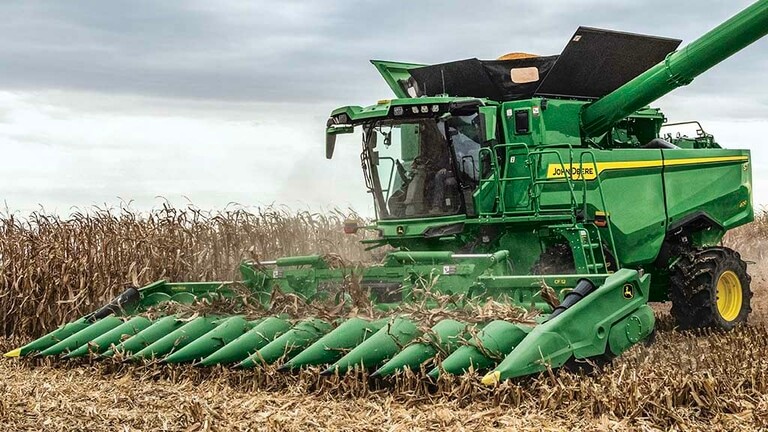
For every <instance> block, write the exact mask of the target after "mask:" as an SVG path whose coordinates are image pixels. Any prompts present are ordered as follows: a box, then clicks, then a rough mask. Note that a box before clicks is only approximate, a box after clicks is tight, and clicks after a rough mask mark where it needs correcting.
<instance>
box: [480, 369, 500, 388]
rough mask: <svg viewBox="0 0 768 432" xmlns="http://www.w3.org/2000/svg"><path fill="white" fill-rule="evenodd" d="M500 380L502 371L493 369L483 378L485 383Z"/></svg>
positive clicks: (494, 382) (493, 383) (490, 383)
mask: <svg viewBox="0 0 768 432" xmlns="http://www.w3.org/2000/svg"><path fill="white" fill-rule="evenodd" d="M499 381H501V372H499V371H493V372H491V373H489V374H488V375H486V376H484V377H483V379H482V380H481V382H482V383H483V384H484V385H495V384H496V383H498V382H499Z"/></svg>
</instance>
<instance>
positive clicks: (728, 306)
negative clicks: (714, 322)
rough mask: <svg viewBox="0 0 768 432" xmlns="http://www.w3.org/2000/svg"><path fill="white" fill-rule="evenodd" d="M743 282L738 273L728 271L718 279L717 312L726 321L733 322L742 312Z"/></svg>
mask: <svg viewBox="0 0 768 432" xmlns="http://www.w3.org/2000/svg"><path fill="white" fill-rule="evenodd" d="M741 303H742V298H741V281H740V280H739V277H738V276H737V275H736V273H734V272H732V271H731V270H726V271H724V272H723V274H721V275H720V277H719V278H718V279H717V311H718V312H719V313H720V316H721V317H723V319H724V320H726V321H733V320H735V319H736V318H737V317H738V316H739V313H740V312H741Z"/></svg>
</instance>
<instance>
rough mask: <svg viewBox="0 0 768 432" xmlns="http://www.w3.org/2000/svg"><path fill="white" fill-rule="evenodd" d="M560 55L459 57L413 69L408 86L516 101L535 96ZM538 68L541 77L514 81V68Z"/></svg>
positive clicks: (433, 92) (425, 92)
mask: <svg viewBox="0 0 768 432" xmlns="http://www.w3.org/2000/svg"><path fill="white" fill-rule="evenodd" d="M555 60H557V56H549V57H532V58H522V59H515V60H478V59H476V58H473V59H467V60H459V61H455V62H449V63H442V64H437V65H431V66H425V67H420V68H415V69H411V70H409V71H408V72H409V73H410V74H411V80H409V83H408V85H409V86H410V87H413V88H414V89H415V93H416V95H417V96H436V95H439V94H448V95H450V96H469V97H484V98H488V99H492V100H516V99H525V98H530V97H532V96H533V94H534V92H535V91H536V89H537V88H538V87H539V85H540V84H541V82H542V80H543V78H544V77H546V75H547V74H548V73H549V70H550V69H551V68H552V66H553V65H554V64H555ZM529 67H535V68H536V69H537V70H538V78H539V79H538V80H536V81H533V82H527V83H522V84H520V83H514V82H513V81H512V74H511V71H512V70H513V69H518V70H519V69H525V68H529Z"/></svg>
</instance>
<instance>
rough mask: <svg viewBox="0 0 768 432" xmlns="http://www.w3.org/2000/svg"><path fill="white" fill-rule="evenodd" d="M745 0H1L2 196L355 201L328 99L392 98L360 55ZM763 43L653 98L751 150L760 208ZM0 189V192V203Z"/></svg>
mask: <svg viewBox="0 0 768 432" xmlns="http://www.w3.org/2000/svg"><path fill="white" fill-rule="evenodd" d="M749 3H750V2H749V1H744V0H731V1H727V2H725V1H722V0H720V1H712V0H707V1H703V0H686V1H676V2H669V1H666V0H665V1H656V0H646V1H642V2H638V1H617V0H589V1H587V0H581V1H578V2H576V1H562V0H559V1H555V0H549V1H547V2H530V1H487V0H486V1H474V2H467V1H462V2H449V1H388V2H382V1H355V2H341V1H323V2H318V1H314V2H310V1H307V2H299V1H285V0H282V1H274V2H260V1H226V0H224V1H222V0H217V1H213V2H212V1H186V2H180V1H173V2H171V1H167V2H163V1H109V2H102V1H90V2H85V1H57V2H54V1H50V2H36V1H18V2H15V1H9V0H5V1H3V2H1V3H0V16H2V17H3V24H2V25H0V148H2V153H1V154H2V156H0V200H2V201H4V202H5V206H4V207H5V208H7V209H10V210H11V211H21V212H22V213H24V212H27V211H30V210H35V209H39V208H40V206H42V207H43V208H45V209H46V210H47V211H51V212H59V213H63V214H66V213H69V212H70V211H71V209H72V208H73V207H75V206H76V207H80V208H83V207H88V206H90V205H104V204H106V205H112V206H114V205H118V204H119V203H120V201H121V200H125V201H132V202H133V206H134V208H137V209H142V210H143V209H148V208H151V207H153V206H158V205H160V204H161V202H162V201H161V200H160V199H159V198H157V197H158V196H163V197H166V198H167V199H169V200H170V201H171V202H172V203H174V204H176V205H185V204H186V203H187V202H188V201H187V200H190V201H191V202H193V203H194V204H196V205H197V206H198V207H201V208H205V209H220V208H223V207H225V206H226V205H227V204H228V203H231V202H235V203H239V204H242V205H248V206H258V205H264V204H270V203H277V204H287V205H289V206H291V207H294V208H306V207H310V208H313V209H319V208H328V207H332V206H340V207H347V206H352V207H354V208H356V209H358V210H359V211H362V212H364V213H367V212H369V211H370V210H371V205H370V203H369V197H368V196H367V195H366V193H365V191H364V186H363V183H362V176H361V172H360V168H359V160H358V153H359V145H358V142H357V141H356V140H355V139H352V138H350V137H344V138H342V139H340V140H339V145H338V146H337V151H336V156H335V158H334V160H332V161H327V160H325V158H324V148H323V146H324V139H323V131H324V125H325V120H326V118H327V115H328V113H329V112H330V111H331V110H332V109H333V108H335V107H337V106H340V105H349V104H359V105H369V104H372V103H375V101H376V100H378V99H381V98H386V97H388V96H390V91H389V89H388V87H386V85H385V84H384V83H383V81H382V80H381V79H380V78H379V76H378V74H377V73H376V71H375V69H374V68H373V67H372V66H371V65H370V63H368V59H371V58H377V59H387V60H401V61H412V62H424V63H436V62H444V61H449V60H458V59H463V58H470V57H478V58H481V59H492V58H496V57H498V56H499V55H501V54H504V53H507V52H510V51H525V52H531V53H537V54H542V55H550V54H557V53H559V52H560V51H561V50H562V48H563V47H564V46H565V43H566V42H567V41H568V39H569V38H570V36H571V35H572V34H573V32H574V30H575V29H576V28H577V27H578V26H579V25H586V26H593V27H603V28H610V29H616V30H623V31H629V32H638V33H646V34H656V35H660V36H668V37H674V38H679V39H683V44H686V43H688V42H690V41H692V40H693V39H695V38H696V37H698V36H700V35H701V34H703V33H704V32H705V31H706V30H709V29H710V28H712V27H713V26H715V25H717V24H718V23H719V22H721V21H722V20H724V19H726V18H728V17H730V16H731V15H733V14H734V13H736V12H738V11H739V10H741V9H742V8H744V7H745V6H747V5H748V4H749ZM767 71H768V39H766V40H762V41H759V42H757V43H756V44H754V45H753V46H751V47H749V48H747V49H746V50H744V51H742V52H740V53H738V54H736V55H735V56H733V57H732V58H730V59H729V60H727V61H726V62H725V63H723V64H722V65H719V66H716V67H715V69H713V70H712V71H710V72H709V73H707V74H706V75H704V76H701V77H699V78H698V79H697V80H696V81H694V83H693V84H691V85H690V86H688V87H686V88H684V89H681V90H678V91H677V92H675V93H673V94H672V95H669V96H666V97H665V98H663V99H662V100H660V101H659V102H658V103H657V104H656V105H657V106H660V107H662V108H663V109H664V110H665V112H666V114H667V116H668V117H669V118H670V120H671V121H682V120H691V119H698V120H701V121H702V122H703V123H704V127H705V129H706V130H707V131H708V132H711V133H714V134H715V137H716V138H717V140H718V141H719V142H720V144H721V145H723V146H724V147H729V148H750V149H752V150H753V157H754V160H755V162H754V164H753V170H754V184H755V202H756V204H758V205H760V204H768V145H766V144H764V142H765V141H766V133H767V132H768V80H766V72H767ZM2 201H0V203H2Z"/></svg>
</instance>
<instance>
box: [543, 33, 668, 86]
mask: <svg viewBox="0 0 768 432" xmlns="http://www.w3.org/2000/svg"><path fill="white" fill-rule="evenodd" d="M680 42H681V41H680V40H679V39H668V38H661V37H656V36H645V35H639V34H633V33H624V32H617V31H612V30H602V29H596V28H590V27H579V29H578V30H576V33H574V35H573V37H571V40H570V41H569V42H568V45H566V46H565V49H564V50H563V52H562V53H561V54H560V58H559V59H558V60H557V63H556V64H555V66H554V67H553V68H552V70H551V71H550V73H549V75H547V77H546V79H544V81H543V82H542V83H541V86H540V87H539V89H538V90H537V91H536V94H537V95H540V96H566V97H577V98H599V97H602V96H605V95H606V94H608V93H610V92H612V91H614V90H616V89H617V88H619V87H621V86H622V85H623V84H625V83H627V82H629V81H630V80H632V79H633V78H635V77H636V76H638V75H640V74H641V73H643V72H645V71H646V70H648V69H650V68H651V67H652V66H654V65H656V64H657V63H659V62H661V61H662V60H664V58H665V57H666V56H667V54H669V53H671V52H672V51H674V50H676V49H677V47H678V46H680Z"/></svg>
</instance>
